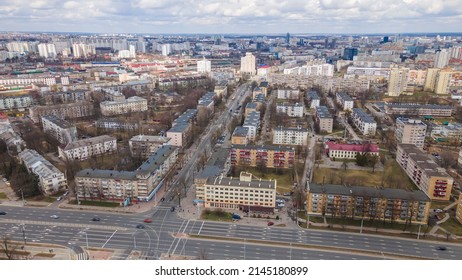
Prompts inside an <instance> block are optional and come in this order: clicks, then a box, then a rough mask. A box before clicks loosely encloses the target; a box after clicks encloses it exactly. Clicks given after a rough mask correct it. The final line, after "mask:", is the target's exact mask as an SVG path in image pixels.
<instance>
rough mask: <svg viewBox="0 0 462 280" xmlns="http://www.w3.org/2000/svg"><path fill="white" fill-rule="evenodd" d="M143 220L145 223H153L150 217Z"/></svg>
mask: <svg viewBox="0 0 462 280" xmlns="http://www.w3.org/2000/svg"><path fill="white" fill-rule="evenodd" d="M143 222H145V223H152V220H151V219H148V218H146V219H144V220H143Z"/></svg>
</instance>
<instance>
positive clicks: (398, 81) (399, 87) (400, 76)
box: [388, 68, 409, 96]
mask: <svg viewBox="0 0 462 280" xmlns="http://www.w3.org/2000/svg"><path fill="white" fill-rule="evenodd" d="M408 75H409V68H392V69H391V70H390V77H389V79H388V95H389V96H400V95H401V94H402V93H403V92H404V91H405V90H406V86H407V79H408Z"/></svg>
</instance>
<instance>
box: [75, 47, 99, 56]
mask: <svg viewBox="0 0 462 280" xmlns="http://www.w3.org/2000/svg"><path fill="white" fill-rule="evenodd" d="M72 54H73V55H74V57H87V56H89V55H93V54H96V50H95V46H93V45H87V44H72Z"/></svg>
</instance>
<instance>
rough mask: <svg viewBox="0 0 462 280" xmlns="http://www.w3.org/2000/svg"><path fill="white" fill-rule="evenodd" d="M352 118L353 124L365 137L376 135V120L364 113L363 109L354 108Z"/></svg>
mask: <svg viewBox="0 0 462 280" xmlns="http://www.w3.org/2000/svg"><path fill="white" fill-rule="evenodd" d="M351 118H352V120H353V124H354V125H355V126H356V128H358V129H359V131H361V133H362V134H363V135H372V136H374V135H375V132H376V130H377V123H376V122H375V121H374V119H373V118H372V117H371V116H370V115H368V114H367V113H366V112H364V110H363V109H361V108H353V112H352V114H351Z"/></svg>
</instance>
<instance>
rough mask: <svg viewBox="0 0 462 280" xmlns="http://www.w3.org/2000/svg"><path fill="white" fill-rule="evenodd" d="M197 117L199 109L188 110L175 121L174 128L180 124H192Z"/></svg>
mask: <svg viewBox="0 0 462 280" xmlns="http://www.w3.org/2000/svg"><path fill="white" fill-rule="evenodd" d="M196 116H197V109H187V110H186V111H184V113H183V114H181V115H180V116H179V117H178V118H176V119H175V120H174V121H173V123H172V126H175V125H177V124H179V123H191V122H193V120H194V119H195V118H196Z"/></svg>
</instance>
